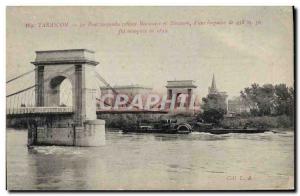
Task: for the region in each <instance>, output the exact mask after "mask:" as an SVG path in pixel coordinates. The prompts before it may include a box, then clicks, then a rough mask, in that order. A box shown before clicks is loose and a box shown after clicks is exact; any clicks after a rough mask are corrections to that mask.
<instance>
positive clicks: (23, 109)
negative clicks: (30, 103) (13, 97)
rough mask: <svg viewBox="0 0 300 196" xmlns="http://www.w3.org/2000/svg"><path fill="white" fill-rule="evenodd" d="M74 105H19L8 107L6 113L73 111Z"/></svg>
mask: <svg viewBox="0 0 300 196" xmlns="http://www.w3.org/2000/svg"><path fill="white" fill-rule="evenodd" d="M73 112H74V110H73V107H19V108H6V114H50V113H53V114H55V113H73Z"/></svg>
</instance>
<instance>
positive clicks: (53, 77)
mask: <svg viewBox="0 0 300 196" xmlns="http://www.w3.org/2000/svg"><path fill="white" fill-rule="evenodd" d="M32 63H33V64H34V65H35V66H36V91H35V92H36V106H37V107H41V108H43V107H59V106H60V100H59V99H60V97H59V93H63V92H60V84H61V83H62V81H63V80H64V79H68V80H69V81H70V82H71V84H72V98H73V99H72V108H73V110H72V112H69V113H68V114H59V113H56V114H55V113H49V114H47V115H44V116H42V117H37V119H36V121H34V122H31V123H30V125H29V128H28V145H66V146H101V145H104V144H105V121H104V120H100V119H97V117H96V95H95V93H96V89H97V88H98V87H97V86H95V80H96V78H95V73H94V72H95V66H96V65H97V64H98V62H96V61H94V52H93V51H90V50H85V49H72V50H50V51H37V52H36V59H35V61H34V62H32Z"/></svg>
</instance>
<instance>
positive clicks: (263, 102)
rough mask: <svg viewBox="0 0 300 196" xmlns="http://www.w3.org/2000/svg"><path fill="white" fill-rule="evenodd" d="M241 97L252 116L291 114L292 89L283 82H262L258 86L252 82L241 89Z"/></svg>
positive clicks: (292, 105) (292, 102)
mask: <svg viewBox="0 0 300 196" xmlns="http://www.w3.org/2000/svg"><path fill="white" fill-rule="evenodd" d="M241 98H242V100H243V102H244V103H245V104H246V105H247V106H248V107H249V108H250V112H251V114H252V115H254V116H265V115H283V114H285V115H288V116H290V115H293V110H294V89H293V88H288V87H287V86H286V85H285V84H278V85H275V86H273V85H272V84H264V85H263V86H262V87H260V86H259V85H258V84H256V83H254V84H252V85H251V87H247V88H245V89H244V91H241Z"/></svg>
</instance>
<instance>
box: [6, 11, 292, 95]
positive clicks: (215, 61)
mask: <svg viewBox="0 0 300 196" xmlns="http://www.w3.org/2000/svg"><path fill="white" fill-rule="evenodd" d="M195 21H197V22H205V24H204V23H203V24H202V25H195ZM241 21H244V24H243V23H242V22H241ZM249 21H250V22H251V25H250V24H249ZM135 22H136V23H137V26H130V27H129V26H128V24H132V23H135ZM140 22H143V23H160V24H163V23H164V24H166V25H165V26H154V27H153V26H151V27H149V26H147V27H145V26H141V25H138V24H140ZM214 22H218V24H215V23H214ZM224 22H225V24H223V23H224ZM229 22H232V24H229ZM39 23H40V24H45V23H55V24H61V23H68V26H67V27H38V24H39ZM89 23H90V24H91V23H93V24H98V25H97V26H89V25H88V24H89ZM101 23H102V24H103V23H104V24H112V23H114V24H120V25H121V26H114V27H107V26H106V27H103V26H100V24H101ZM175 23H176V24H177V25H171V24H175ZM26 24H27V27H26ZM29 24H33V25H34V27H33V28H29V27H28V25H29ZM179 24H180V25H179ZM186 24H191V26H190V25H186ZM196 24H199V23H196ZM213 24H215V25H213ZM6 25H7V33H6V38H7V39H6V44H7V47H6V52H7V59H6V60H7V65H6V68H7V69H6V74H7V76H6V77H7V79H10V78H13V77H14V76H17V75H19V74H21V73H24V72H26V71H29V70H32V69H34V66H33V65H32V64H31V63H30V62H32V61H34V59H35V51H37V50H57V49H78V48H86V49H90V50H93V51H95V60H96V61H99V62H100V63H99V65H98V66H97V67H96V70H97V71H98V72H99V73H100V75H102V76H103V77H104V78H105V79H106V80H107V82H109V83H110V84H111V85H112V86H113V85H128V84H140V85H145V86H150V87H153V88H154V90H155V91H159V92H164V91H166V89H165V85H166V81H167V80H175V79H176V80H187V79H188V80H194V81H195V84H196V85H197V86H198V88H197V91H196V93H197V94H198V95H200V96H205V95H206V94H207V91H208V87H209V86H210V84H211V80H212V75H213V74H215V78H216V83H217V88H218V89H219V90H220V91H226V92H227V93H228V95H229V97H232V96H236V95H239V92H240V91H241V90H242V89H244V88H245V87H247V86H249V85H251V84H252V83H254V82H256V83H258V84H261V85H262V84H265V83H271V84H278V83H285V84H287V85H288V86H292V85H293V81H294V78H293V20H292V7H8V8H7V24H6ZM81 25H82V27H80V26H81ZM83 25H84V26H83ZM122 25H123V26H122ZM120 29H124V30H125V31H126V32H127V31H128V30H131V32H132V30H147V31H149V30H150V29H153V30H154V33H153V32H152V33H141V34H138V35H137V34H135V33H128V32H127V33H123V34H120V35H119V34H118V33H119V30H120ZM157 31H158V32H157ZM165 31H167V32H165ZM33 77H34V75H31V76H30V75H28V78H27V79H28V80H29V82H30V81H31V82H34V79H33ZM14 85H17V86H18V87H21V86H22V85H25V82H24V81H22V80H17V81H16V82H15V84H14ZM7 88H9V87H7Z"/></svg>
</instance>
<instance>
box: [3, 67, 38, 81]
mask: <svg viewBox="0 0 300 196" xmlns="http://www.w3.org/2000/svg"><path fill="white" fill-rule="evenodd" d="M34 71H35V69H33V70H30V71H28V72H25V73H23V74H21V75H19V76H17V77H14V78H12V79H10V80H8V81H6V84H8V83H10V82H12V81H14V80H16V79H19V78H21V77H23V76H25V75H27V74H30V73H31V72H34Z"/></svg>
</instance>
